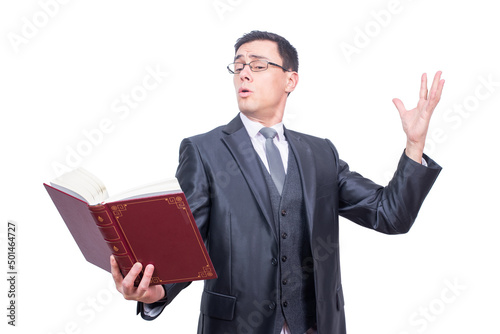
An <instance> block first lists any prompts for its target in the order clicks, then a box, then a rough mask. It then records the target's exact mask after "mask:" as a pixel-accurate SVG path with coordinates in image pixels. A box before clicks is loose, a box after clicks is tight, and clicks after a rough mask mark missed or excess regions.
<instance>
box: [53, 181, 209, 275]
mask: <svg viewBox="0 0 500 334" xmlns="http://www.w3.org/2000/svg"><path fill="white" fill-rule="evenodd" d="M44 186H45V188H46V189H47V192H48V193H49V195H50V197H51V198H52V201H53V202H54V204H55V206H56V208H57V210H58V211H59V213H60V215H61V217H62V218H63V220H64V222H65V223H66V225H67V227H68V229H69V231H70V232H71V235H72V236H73V238H74V239H75V241H76V243H77V244H78V246H79V248H80V250H81V252H82V253H83V255H84V257H85V259H86V260H87V261H88V262H90V263H93V264H95V265H96V266H98V267H100V268H102V269H104V270H107V271H111V267H110V264H109V257H110V255H111V254H114V255H115V258H116V259H117V262H118V264H119V266H120V270H121V271H122V274H123V275H126V274H127V273H128V271H129V270H130V268H131V267H132V265H133V264H134V263H135V262H141V263H142V264H143V266H144V267H145V266H146V265H148V264H153V265H154V266H155V271H154V273H153V277H152V278H151V284H167V283H177V282H186V281H195V280H205V279H212V278H217V274H216V272H215V269H214V267H213V264H212V261H211V260H210V257H209V256H208V252H207V250H206V248H205V245H204V243H203V240H202V238H201V235H200V232H199V230H198V227H197V226H196V223H195V221H194V218H193V215H192V213H191V210H190V209H189V206H188V203H187V201H186V197H185V196H184V193H182V192H178V193H174V194H167V195H158V196H150V197H142V198H134V199H126V200H120V201H115V202H111V203H102V204H98V205H89V204H88V203H87V202H85V201H82V200H80V199H78V198H76V197H73V196H72V195H70V194H68V193H66V192H64V191H61V190H59V189H56V188H54V187H52V186H50V185H47V184H44Z"/></svg>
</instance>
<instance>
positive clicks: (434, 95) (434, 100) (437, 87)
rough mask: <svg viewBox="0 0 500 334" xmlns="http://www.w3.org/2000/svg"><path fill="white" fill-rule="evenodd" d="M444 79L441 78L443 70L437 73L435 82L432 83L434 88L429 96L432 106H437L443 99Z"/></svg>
mask: <svg viewBox="0 0 500 334" xmlns="http://www.w3.org/2000/svg"><path fill="white" fill-rule="evenodd" d="M443 86H444V79H441V72H440V71H439V72H438V73H436V76H435V77H434V82H433V83H432V90H431V94H430V96H429V100H430V103H429V104H430V107H431V108H435V107H436V105H437V104H438V102H439V100H440V99H441V93H442V92H443Z"/></svg>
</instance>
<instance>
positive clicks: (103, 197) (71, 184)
mask: <svg viewBox="0 0 500 334" xmlns="http://www.w3.org/2000/svg"><path fill="white" fill-rule="evenodd" d="M51 185H52V186H53V187H54V188H57V189H59V190H61V191H63V192H65V193H68V194H70V195H71V196H73V197H76V198H78V199H80V200H83V201H85V202H87V203H88V204H89V205H95V204H100V203H103V202H108V203H111V202H114V201H118V200H123V199H132V198H138V197H150V196H155V195H164V194H171V193H177V192H181V187H180V185H179V182H178V181H177V179H176V178H170V179H166V180H163V181H159V182H154V183H150V184H146V185H142V186H139V187H135V188H133V189H129V190H127V191H125V192H123V193H120V194H117V195H114V196H112V197H109V196H108V192H107V190H106V187H105V186H104V183H102V182H101V181H100V180H99V179H98V178H97V177H96V176H94V175H93V174H92V173H90V172H89V171H87V170H85V169H83V168H81V167H80V168H77V169H75V170H73V171H71V172H68V173H65V174H63V175H61V176H59V177H58V178H56V179H54V180H52V182H51Z"/></svg>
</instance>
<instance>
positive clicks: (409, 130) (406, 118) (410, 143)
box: [392, 71, 444, 163]
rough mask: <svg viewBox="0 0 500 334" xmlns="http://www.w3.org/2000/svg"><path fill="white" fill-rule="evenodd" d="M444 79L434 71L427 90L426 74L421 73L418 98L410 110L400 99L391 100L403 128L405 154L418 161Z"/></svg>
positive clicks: (420, 159) (439, 73) (439, 72)
mask: <svg viewBox="0 0 500 334" xmlns="http://www.w3.org/2000/svg"><path fill="white" fill-rule="evenodd" d="M443 85H444V79H441V71H438V72H436V75H435V76H434V81H433V82H432V86H431V91H430V93H429V94H428V91H427V74H426V73H424V74H422V80H421V84H420V98H419V100H418V103H417V106H416V107H415V108H413V109H411V110H406V108H405V106H404V104H403V102H401V100H400V99H396V98H395V99H393V100H392V102H393V103H394V105H395V106H396V108H397V109H398V111H399V116H400V117H401V122H402V123H403V130H404V132H405V133H406V155H408V156H409V157H410V158H411V159H413V160H415V161H417V162H418V163H420V162H421V161H422V154H423V152H424V146H425V137H426V136H427V130H428V129H429V123H430V120H431V116H432V113H433V112H434V108H436V106H437V104H438V102H439V100H440V99H441V92H442V91H443Z"/></svg>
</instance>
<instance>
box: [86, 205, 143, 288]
mask: <svg viewBox="0 0 500 334" xmlns="http://www.w3.org/2000/svg"><path fill="white" fill-rule="evenodd" d="M89 209H90V212H91V213H92V217H93V218H94V221H95V223H96V224H97V227H98V229H99V231H100V232H101V234H102V236H103V238H104V241H105V242H106V243H107V245H108V247H109V249H110V250H111V253H113V255H114V257H115V259H116V262H117V263H118V266H119V267H120V271H121V273H122V275H123V276H126V275H127V274H128V272H129V271H130V269H131V268H132V266H133V265H134V263H136V262H137V259H136V258H135V256H134V253H133V252H132V250H131V249H130V246H129V245H128V243H127V239H126V238H125V236H124V234H123V232H122V230H121V228H120V227H119V225H118V224H117V223H116V220H115V217H114V214H113V207H111V208H108V207H107V206H106V205H93V206H89ZM110 209H111V210H110ZM141 277H142V275H139V277H138V278H137V279H136V281H135V284H136V285H138V283H139V281H140V278H141Z"/></svg>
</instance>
